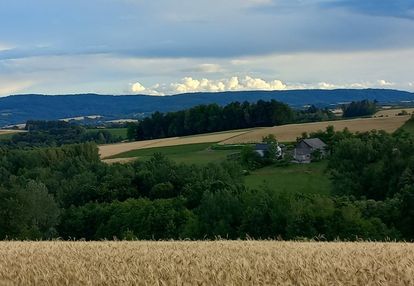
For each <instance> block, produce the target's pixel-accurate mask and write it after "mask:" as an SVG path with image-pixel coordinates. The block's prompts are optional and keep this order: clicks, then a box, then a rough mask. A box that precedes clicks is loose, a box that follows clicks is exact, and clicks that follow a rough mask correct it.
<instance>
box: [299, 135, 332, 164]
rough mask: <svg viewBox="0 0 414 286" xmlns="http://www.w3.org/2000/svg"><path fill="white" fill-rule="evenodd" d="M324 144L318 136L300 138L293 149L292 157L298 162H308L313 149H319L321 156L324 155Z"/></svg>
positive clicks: (310, 159)
mask: <svg viewBox="0 0 414 286" xmlns="http://www.w3.org/2000/svg"><path fill="white" fill-rule="evenodd" d="M326 146H327V145H326V144H325V143H324V142H323V141H322V140H321V139H319V138H308V139H302V140H300V141H299V142H298V143H297V145H296V147H295V149H294V150H293V158H294V160H295V161H296V162H298V163H310V162H311V161H312V153H314V152H315V151H320V154H321V156H322V157H324V156H326Z"/></svg>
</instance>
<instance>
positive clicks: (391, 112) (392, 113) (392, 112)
mask: <svg viewBox="0 0 414 286" xmlns="http://www.w3.org/2000/svg"><path fill="white" fill-rule="evenodd" d="M403 111H405V112H407V113H408V114H410V115H411V114H413V113H414V108H396V109H384V110H381V111H378V112H377V113H375V115H374V117H396V116H401V115H399V114H401V113H402V112H403Z"/></svg>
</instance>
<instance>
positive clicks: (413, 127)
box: [401, 119, 414, 135]
mask: <svg viewBox="0 0 414 286" xmlns="http://www.w3.org/2000/svg"><path fill="white" fill-rule="evenodd" d="M401 129H402V130H404V131H406V132H408V133H410V134H411V135H414V119H410V120H408V121H407V122H406V123H405V124H404V125H403V126H401Z"/></svg>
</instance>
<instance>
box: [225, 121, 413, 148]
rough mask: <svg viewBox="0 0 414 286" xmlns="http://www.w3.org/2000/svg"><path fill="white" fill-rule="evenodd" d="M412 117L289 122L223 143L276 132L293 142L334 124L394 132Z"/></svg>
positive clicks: (355, 129)
mask: <svg viewBox="0 0 414 286" xmlns="http://www.w3.org/2000/svg"><path fill="white" fill-rule="evenodd" d="M409 118H410V117H409V116H397V117H381V118H359V119H351V120H337V121H324V122H315V123H303V124H288V125H282V126H275V127H269V128H261V129H258V130H255V131H251V132H248V133H245V134H242V135H239V136H236V137H232V138H230V139H228V140H225V141H223V142H222V143H223V144H239V143H256V142H261V141H262V138H263V137H264V136H266V135H269V134H274V135H275V136H276V138H277V140H279V141H280V142H292V141H295V140H296V138H297V137H300V136H301V134H302V133H303V132H307V133H311V132H317V131H319V130H322V131H324V130H325V129H326V127H328V126H329V125H332V126H334V127H335V130H343V129H344V128H345V127H346V128H348V129H349V130H350V131H351V132H366V131H371V130H373V129H376V130H384V131H387V132H394V131H395V130H397V129H398V128H400V127H401V126H402V125H403V124H404V123H405V122H406V121H407V120H408V119H409Z"/></svg>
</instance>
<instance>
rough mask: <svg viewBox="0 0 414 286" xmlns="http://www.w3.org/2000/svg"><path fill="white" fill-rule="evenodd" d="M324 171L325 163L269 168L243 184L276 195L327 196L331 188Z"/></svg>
mask: <svg viewBox="0 0 414 286" xmlns="http://www.w3.org/2000/svg"><path fill="white" fill-rule="evenodd" d="M325 170H326V162H318V163H312V164H292V165H289V166H286V167H276V166H269V167H265V168H262V169H259V170H256V171H253V172H252V173H251V174H250V175H249V176H246V178H245V184H246V186H247V187H250V188H260V187H266V188H269V189H271V190H273V191H275V192H278V193H279V192H289V193H301V194H321V195H329V194H330V190H331V188H332V186H331V181H330V180H329V176H328V175H327V174H326V173H325Z"/></svg>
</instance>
